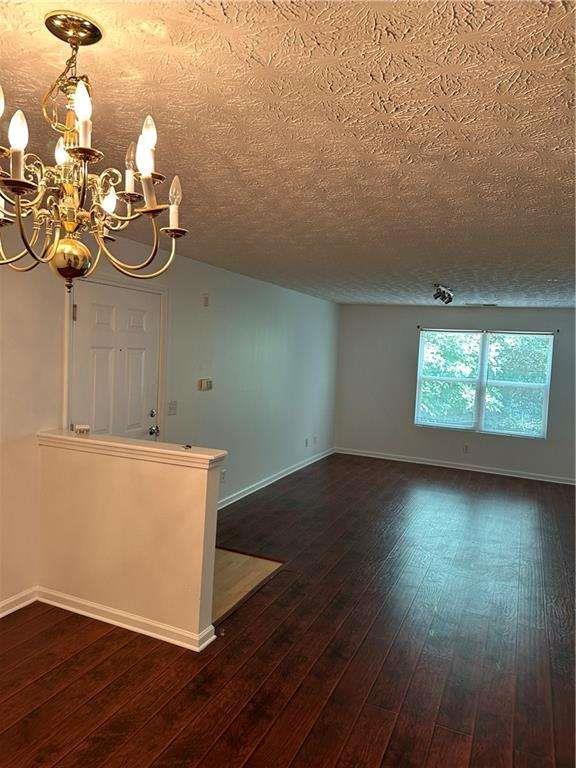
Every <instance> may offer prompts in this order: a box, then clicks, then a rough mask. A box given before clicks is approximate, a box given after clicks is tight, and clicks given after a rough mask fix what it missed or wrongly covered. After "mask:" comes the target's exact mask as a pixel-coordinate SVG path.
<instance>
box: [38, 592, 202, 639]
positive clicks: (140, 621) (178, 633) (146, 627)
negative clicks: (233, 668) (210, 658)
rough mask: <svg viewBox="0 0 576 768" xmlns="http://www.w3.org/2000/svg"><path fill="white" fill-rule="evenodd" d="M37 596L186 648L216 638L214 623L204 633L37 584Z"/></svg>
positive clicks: (42, 600)
mask: <svg viewBox="0 0 576 768" xmlns="http://www.w3.org/2000/svg"><path fill="white" fill-rule="evenodd" d="M36 594H37V599H38V600H40V602H42V603H48V604H49V605H55V606H57V607H58V608H65V609H66V610H67V611H72V612H73V613H80V614H82V616H89V617H90V618H91V619H98V620H99V621H105V622H107V623H108V624H114V626H116V627H123V628H124V629H130V630H132V632H138V633H140V634H142V635H149V636H150V637H155V638H156V639H157V640H165V641H166V642H167V643H173V644H174V645H180V646H182V647H183V648H189V649H190V650H192V651H202V650H204V648H206V646H208V645H210V643H211V642H212V641H213V640H215V639H216V633H215V632H214V627H213V626H212V624H210V626H208V627H206V629H204V630H203V631H202V632H201V634H199V635H197V634H195V633H194V632H188V631H187V630H184V629H180V628H179V627H172V626H170V625H168V624H162V623H161V622H159V621H153V620H152V619H146V618H145V617H144V616H138V615H136V614H134V613H128V612H127V611H120V610H118V609H117V608H110V607H109V606H107V605H101V604H100V603H93V602H91V601H90V600H84V599H82V598H81V597H75V596H74V595H67V594H65V593H63V592H57V591H56V590H53V589H45V588H44V587H37V592H36Z"/></svg>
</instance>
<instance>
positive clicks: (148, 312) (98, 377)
mask: <svg viewBox="0 0 576 768" xmlns="http://www.w3.org/2000/svg"><path fill="white" fill-rule="evenodd" d="M74 304H75V308H74V318H75V319H74V320H73V330H72V350H71V353H72V361H71V363H72V364H71V382H70V386H71V392H70V417H71V418H70V421H71V422H72V423H74V424H89V425H90V431H91V433H92V434H96V435H102V434H112V435H122V436H124V437H134V438H138V439H146V440H154V439H157V437H158V434H159V429H156V430H154V428H158V427H160V426H161V425H159V422H158V415H157V414H158V376H159V350H160V311H161V309H160V308H161V296H160V295H159V294H156V293H149V292H147V291H139V290H132V289H130V288H120V287H116V286H111V285H103V284H100V283H90V282H78V283H76V284H75V287H74Z"/></svg>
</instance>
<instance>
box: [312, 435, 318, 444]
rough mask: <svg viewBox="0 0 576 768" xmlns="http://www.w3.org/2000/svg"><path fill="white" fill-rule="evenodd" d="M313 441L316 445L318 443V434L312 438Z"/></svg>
mask: <svg viewBox="0 0 576 768" xmlns="http://www.w3.org/2000/svg"><path fill="white" fill-rule="evenodd" d="M312 443H313V444H314V445H318V435H314V437H313V438H312Z"/></svg>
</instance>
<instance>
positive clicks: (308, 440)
mask: <svg viewBox="0 0 576 768" xmlns="http://www.w3.org/2000/svg"><path fill="white" fill-rule="evenodd" d="M304 447H305V448H309V447H310V438H309V437H305V438H304Z"/></svg>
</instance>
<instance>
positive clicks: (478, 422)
mask: <svg viewBox="0 0 576 768" xmlns="http://www.w3.org/2000/svg"><path fill="white" fill-rule="evenodd" d="M430 332H434V333H475V334H478V335H480V337H481V341H480V360H479V364H478V374H477V375H476V376H475V377H474V378H464V377H462V378H451V377H449V376H422V375H421V374H420V371H421V366H422V352H423V346H424V345H423V343H422V339H423V336H422V334H423V333H430ZM491 334H492V335H498V334H503V335H508V336H509V335H512V334H518V335H521V336H550V338H551V344H550V354H549V356H548V370H547V376H546V383H545V384H538V383H536V382H521V381H520V382H518V381H507V380H502V381H500V380H498V381H493V382H490V381H489V380H488V346H489V337H490V335H491ZM554 336H555V334H554V333H553V332H552V331H504V330H499V331H495V330H478V329H475V328H467V329H460V328H458V329H457V328H420V327H419V328H418V368H417V371H416V398H415V406H414V426H416V427H423V428H424V429H449V430H457V431H458V432H476V433H478V434H481V435H495V436H498V435H501V436H503V437H522V438H525V439H527V440H546V438H547V435H548V412H549V404H550V386H551V381H552V361H553V358H554ZM423 381H445V382H449V383H452V384H466V383H469V384H471V385H472V386H473V387H475V390H476V399H475V404H474V405H475V413H474V422H473V425H472V426H467V425H465V426H460V425H458V424H434V423H432V422H423V421H418V411H419V407H420V396H421V388H422V382H423ZM491 383H492V384H494V385H495V386H501V387H503V388H504V389H505V388H509V389H512V388H517V389H520V388H521V389H536V390H539V391H542V392H543V394H544V399H543V408H542V432H541V434H538V435H526V434H522V433H521V432H501V431H494V430H489V429H485V428H484V419H485V414H486V389H487V387H488V385H489V384H491Z"/></svg>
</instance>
